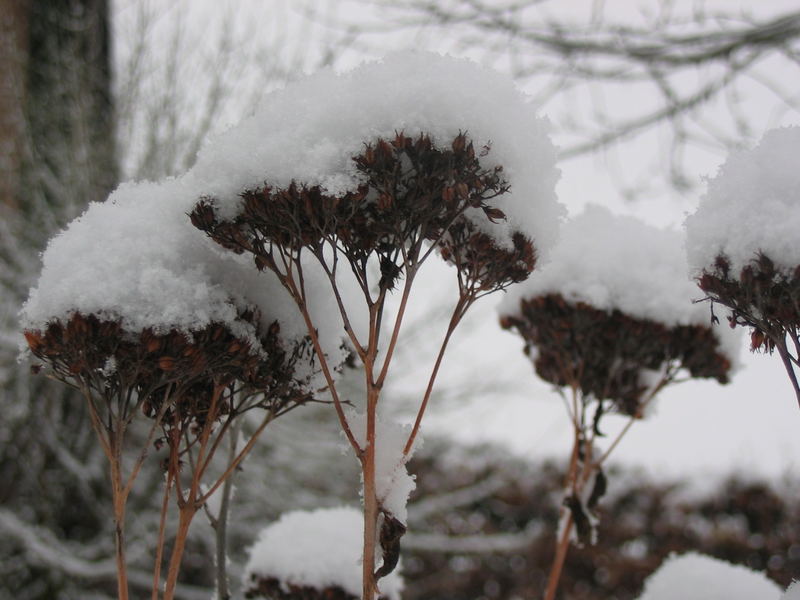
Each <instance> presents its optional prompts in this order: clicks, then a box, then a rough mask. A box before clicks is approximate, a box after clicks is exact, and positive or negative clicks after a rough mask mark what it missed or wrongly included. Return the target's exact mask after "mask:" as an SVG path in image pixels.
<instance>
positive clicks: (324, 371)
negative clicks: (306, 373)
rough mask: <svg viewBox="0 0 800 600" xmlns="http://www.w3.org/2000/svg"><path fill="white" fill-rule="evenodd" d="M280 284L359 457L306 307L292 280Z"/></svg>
mask: <svg viewBox="0 0 800 600" xmlns="http://www.w3.org/2000/svg"><path fill="white" fill-rule="evenodd" d="M282 282H283V284H284V286H285V287H286V288H287V290H288V291H289V293H290V294H291V295H292V298H293V299H294V301H295V303H296V304H297V307H298V308H299V309H300V314H301V315H302V316H303V321H304V322H305V324H306V330H307V331H308V336H309V337H310V338H311V344H312V345H313V346H314V353H315V354H316V355H317V359H318V360H319V366H320V369H321V370H322V374H323V376H324V377H325V382H326V383H327V384H328V392H329V393H330V395H331V398H333V406H334V409H335V410H336V416H337V417H338V418H339V424H340V425H341V427H342V431H344V434H345V436H346V437H347V441H348V442H350V446H352V448H353V450H354V451H355V453H356V456H359V457H360V456H361V454H362V452H363V450H362V449H361V446H360V445H359V443H358V441H356V438H355V436H354V435H353V432H352V431H351V429H350V424H349V423H348V422H347V417H346V416H345V414H344V409H343V408H342V402H341V400H340V398H339V392H338V390H337V389H336V384H335V383H334V380H333V375H332V374H331V371H330V367H329V366H328V360H327V358H326V357H325V353H324V352H323V351H322V345H321V344H320V341H319V336H318V335H317V330H316V328H315V327H314V323H313V322H312V321H311V315H310V314H309V312H308V306H307V305H306V303H305V301H303V299H302V297H301V296H300V294H299V292H298V290H297V286H296V284H295V282H294V280H293V279H291V278H286V279H283V280H282ZM334 284H335V282H334Z"/></svg>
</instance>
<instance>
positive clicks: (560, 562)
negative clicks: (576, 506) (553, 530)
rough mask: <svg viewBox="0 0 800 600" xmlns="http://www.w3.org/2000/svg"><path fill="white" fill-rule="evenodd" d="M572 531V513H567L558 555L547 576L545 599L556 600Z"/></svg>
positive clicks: (559, 541) (558, 543)
mask: <svg viewBox="0 0 800 600" xmlns="http://www.w3.org/2000/svg"><path fill="white" fill-rule="evenodd" d="M570 533H572V515H571V514H567V520H566V522H565V523H564V530H563V531H562V532H561V538H560V539H559V540H558V541H557V544H556V555H555V558H554V559H553V564H552V566H551V567H550V575H549V576H548V578H547V591H546V592H545V595H544V600H554V598H555V597H556V591H557V590H558V582H559V581H560V580H561V570H562V568H563V567H564V562H565V561H566V559H567V550H568V549H569V536H570Z"/></svg>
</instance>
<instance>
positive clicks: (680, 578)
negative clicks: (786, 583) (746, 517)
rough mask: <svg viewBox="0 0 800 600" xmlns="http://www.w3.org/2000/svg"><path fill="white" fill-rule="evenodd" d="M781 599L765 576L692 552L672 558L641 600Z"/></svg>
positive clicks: (647, 585)
mask: <svg viewBox="0 0 800 600" xmlns="http://www.w3.org/2000/svg"><path fill="white" fill-rule="evenodd" d="M787 593H788V592H787ZM780 597H781V589H780V587H778V586H777V585H776V584H775V583H773V582H772V581H770V580H769V579H768V578H767V577H766V576H765V575H762V574H761V573H758V572H756V571H752V570H750V569H748V568H747V567H742V566H737V565H732V564H730V563H728V562H725V561H723V560H718V559H716V558H711V557H710V556H704V555H702V554H697V553H693V552H690V553H687V554H683V555H681V556H677V555H675V554H672V555H670V556H669V558H667V559H666V560H665V561H664V562H663V563H662V564H661V566H660V567H659V568H658V569H657V570H656V571H655V572H654V573H653V574H652V575H650V577H648V578H647V580H646V581H645V584H644V592H643V593H642V595H641V596H639V600H676V599H677V598H680V600H777V599H778V598H780ZM784 600H788V599H784Z"/></svg>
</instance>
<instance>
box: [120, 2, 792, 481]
mask: <svg viewBox="0 0 800 600" xmlns="http://www.w3.org/2000/svg"><path fill="white" fill-rule="evenodd" d="M287 2H288V0H261V1H255V0H239V1H237V2H235V3H234V2H232V1H230V0H228V1H220V2H216V1H214V0H206V1H205V2H202V3H199V2H196V3H194V4H191V5H190V4H189V3H188V2H185V1H184V2H178V3H176V4H177V5H180V6H181V7H182V8H183V10H184V11H186V13H187V14H188V18H186V19H185V23H184V28H185V29H187V31H188V33H189V34H190V35H189V36H188V38H187V39H196V40H202V39H208V38H209V37H210V36H211V34H212V33H213V31H214V28H215V25H214V24H215V23H218V22H220V18H219V16H220V14H222V13H223V12H225V13H226V14H231V11H234V14H235V15H236V17H237V22H239V23H241V24H242V25H241V26H242V27H249V28H250V29H248V30H249V31H253V30H255V31H259V30H260V29H259V27H260V25H259V23H260V19H261V20H263V19H267V18H268V17H269V16H270V15H271V16H273V17H274V16H275V14H280V15H285V16H284V17H281V18H285V19H286V22H285V23H283V24H282V25H281V28H282V29H283V30H284V33H283V35H284V38H283V40H282V42H281V43H282V44H285V45H286V47H287V48H290V47H297V46H302V45H303V44H306V43H307V42H308V41H309V40H312V39H313V38H314V35H318V34H319V30H317V29H313V28H312V30H309V29H308V28H304V27H303V26H300V25H298V22H297V21H296V20H294V18H293V17H291V15H290V14H289V13H288V12H285V11H286V7H287V6H288V5H289V4H288V3H287ZM142 3H144V4H148V3H147V2H140V1H138V0H116V8H117V9H118V16H117V26H118V30H119V31H120V32H122V31H125V30H126V27H127V28H128V29H127V30H128V31H129V30H130V25H131V17H132V14H133V13H132V11H131V8H130V7H131V6H132V5H133V6H138V5H139V4H142ZM149 4H150V5H151V6H152V5H153V4H152V2H150V3H149ZM593 4H597V3H592V2H589V1H578V0H564V1H561V2H558V1H554V2H551V3H548V6H551V5H552V6H553V7H554V8H553V11H554V12H558V13H561V14H563V13H564V12H568V13H569V14H571V15H572V14H580V13H581V11H584V14H585V13H586V11H588V10H589V8H590V7H591V6H592V5H593ZM673 4H675V5H676V6H677V7H678V8H680V7H686V6H692V5H693V4H696V2H695V3H692V2H674V3H673ZM705 4H706V6H707V7H708V8H709V9H710V10H712V11H713V9H714V7H715V6H716V7H724V8H726V9H730V7H732V6H737V7H741V8H742V9H743V10H747V11H749V12H750V13H751V14H756V15H769V14H772V13H776V12H778V11H780V10H782V9H783V10H788V9H797V8H798V3H797V0H761V1H759V2H747V1H740V0H716V1H715V2H706V3H705ZM643 5H651V6H652V2H640V1H637V0H610V1H608V2H606V3H604V6H605V10H606V11H608V14H610V15H615V16H616V15H622V16H625V17H628V16H630V17H631V18H634V19H635V18H637V15H638V14H639V12H638V11H639V10H640V7H641V6H643ZM327 6H329V7H330V8H331V10H334V11H335V10H344V11H350V12H348V13H347V14H348V15H352V14H356V13H354V12H352V11H354V9H353V7H352V4H351V3H349V2H345V1H342V2H335V1H334V2H329V3H328V4H327ZM190 7H191V8H190ZM276 11H277V12H276ZM364 18H368V17H364ZM162 25H163V24H162ZM270 27H273V28H272V29H270V28H269V27H265V28H264V29H261V30H260V31H262V33H263V35H265V36H267V35H270V34H271V32H274V23H273V24H272V25H271V26H270ZM165 30H169V27H166V28H165ZM192 35H194V37H192ZM383 39H384V42H385V46H386V48H387V49H390V48H398V47H408V46H412V45H413V46H418V45H419V44H420V43H424V44H429V43H430V39H429V38H426V37H425V36H422V37H420V36H414V35H412V34H411V33H406V34H400V35H393V36H390V37H385V38H383ZM244 41H247V40H244ZM439 42H440V43H441V44H444V45H447V43H448V40H446V39H443V40H439ZM118 43H119V44H120V50H119V52H118V53H119V54H121V56H122V58H124V55H125V52H126V46H125V40H124V39H123V40H122V41H119V42H118ZM199 43H201V42H199ZM312 52H313V49H312ZM380 53H381V50H380V48H377V49H376V48H373V49H372V50H371V52H370V55H371V56H376V55H380ZM359 59H360V55H359V53H358V52H357V51H354V52H353V53H351V54H350V55H349V56H348V59H347V63H349V64H355V63H357V62H358V60H359ZM776 74H777V75H778V76H780V75H781V73H776ZM792 76H793V77H797V73H793V74H792ZM258 77H259V73H258V69H255V70H253V69H250V70H247V69H243V71H242V74H241V77H240V85H241V90H243V92H242V93H240V94H239V95H240V96H242V97H243V96H245V95H246V94H250V93H251V92H252V87H253V85H254V83H255V84H256V85H258V84H259V79H258ZM233 91H234V92H236V91H237V90H236V89H234V90H233ZM751 92H752V94H751V96H750V97H749V99H748V100H747V101H746V102H747V103H746V107H747V111H748V116H749V117H751V118H752V121H753V124H754V127H755V128H756V129H764V128H766V127H769V126H775V125H777V124H787V123H792V122H795V123H796V122H798V118H797V116H796V115H791V114H790V115H787V114H784V113H778V112H776V111H775V110H774V104H775V103H774V99H770V98H769V96H768V95H766V94H764V93H763V90H760V88H759V87H758V86H753V88H752V90H751ZM650 100H651V99H648V98H642V97H639V96H637V94H631V93H630V92H629V91H624V90H623V91H617V92H609V93H606V97H605V102H606V103H607V104H611V105H612V106H613V107H614V108H615V110H619V111H623V112H624V111H625V110H626V104H625V103H626V102H627V103H630V102H636V103H639V102H647V101H650ZM547 110H554V111H557V110H559V107H558V106H548V107H547ZM234 114H236V110H235V109H231V110H230V111H229V112H228V113H226V118H228V119H231V118H233V116H232V115H234ZM659 143H663V140H662V139H660V138H659V135H658V134H655V135H654V136H650V137H648V138H645V139H643V140H641V141H639V142H637V143H636V144H631V145H628V146H626V147H625V148H624V149H622V150H620V151H615V152H611V153H609V154H607V155H604V156H597V157H594V158H583V159H576V160H571V161H568V162H565V163H563V164H562V165H561V168H562V172H563V174H562V179H561V183H560V185H559V188H558V192H559V197H560V200H561V201H562V202H564V203H565V204H566V205H567V206H568V208H569V210H570V212H572V213H575V212H578V211H579V210H580V208H581V207H582V206H583V205H584V204H585V203H586V202H587V201H591V202H596V203H601V204H605V205H607V206H609V207H610V208H612V209H613V210H615V211H617V212H626V213H630V214H635V215H636V216H639V217H640V218H643V219H645V220H647V221H648V222H650V223H652V224H656V225H661V226H666V225H671V226H679V225H680V223H681V222H682V220H683V218H684V216H685V214H686V212H687V211H691V210H693V208H694V206H696V203H697V201H698V198H697V195H696V194H690V195H687V196H685V197H677V196H675V195H674V194H672V193H668V192H667V191H666V190H662V193H661V194H659V195H657V196H654V197H652V198H650V199H648V200H644V201H639V202H637V203H635V204H630V203H626V202H625V201H624V200H622V199H621V198H620V194H619V187H618V185H617V182H616V181H615V179H616V178H618V177H619V176H620V174H621V173H622V174H623V177H626V178H627V175H628V174H636V173H637V172H640V171H642V170H643V169H644V168H646V165H642V164H641V161H642V159H641V158H640V156H644V155H647V154H648V150H649V148H648V145H652V144H659ZM691 158H692V160H691V167H692V171H693V172H692V176H693V177H694V178H700V177H702V176H705V175H713V174H714V172H715V170H716V168H717V166H718V165H719V164H720V162H721V160H722V159H723V158H724V157H723V156H722V155H720V154H719V153H713V152H697V153H696V154H695V155H692V157H691ZM442 268H444V267H442ZM441 273H442V271H441V270H438V271H437V270H433V271H432V272H431V273H430V274H429V276H428V279H427V283H426V282H423V283H424V284H425V285H423V286H422V287H424V288H426V292H427V293H425V292H424V291H423V290H421V289H419V290H418V301H417V303H416V305H415V309H414V311H415V313H416V314H417V315H418V316H419V320H418V322H417V326H418V328H419V331H417V332H416V337H415V338H414V339H415V340H416V343H415V344H412V345H410V346H409V347H410V348H411V350H409V351H407V352H406V353H405V357H406V359H407V358H408V357H409V356H413V358H414V359H416V364H423V365H426V364H430V363H431V360H430V359H428V360H427V361H426V360H425V359H424V357H425V356H426V355H427V356H429V355H430V353H431V352H432V348H429V346H431V344H429V343H426V341H425V340H426V338H428V337H430V336H429V333H430V328H435V327H436V324H435V323H433V322H431V324H430V327H428V325H427V322H428V321H429V320H430V319H429V316H428V315H429V314H430V313H429V312H428V311H429V308H430V306H431V305H434V304H436V303H438V301H439V299H440V298H441V297H442V296H446V294H447V291H446V290H444V289H442V287H441V282H442V277H441V276H440V275H441ZM534 276H535V275H534ZM699 296H700V294H699V293H698V297H699ZM495 303H496V299H494V298H490V299H487V300H486V301H485V302H484V303H483V304H484V305H483V306H480V307H477V308H476V309H475V310H474V311H473V313H472V314H471V315H469V317H468V319H467V322H466V323H465V324H464V325H463V326H462V330H461V331H459V333H458V334H457V336H456V339H455V347H454V348H453V351H452V352H451V353H450V354H449V356H448V357H447V358H446V359H445V364H444V372H443V376H442V381H441V383H442V384H443V387H444V388H450V389H452V388H453V387H456V388H458V387H465V388H466V389H467V390H469V389H470V388H473V393H472V394H468V393H466V391H465V392H464V393H463V394H460V395H457V396H456V397H452V398H447V399H446V400H445V402H443V403H440V406H438V407H436V408H435V410H434V411H433V412H432V414H430V415H429V419H428V422H427V423H426V427H427V428H428V429H429V430H431V431H440V432H448V433H449V434H452V435H456V436H457V437H460V438H463V439H465V440H493V441H497V442H499V443H501V444H506V445H507V446H508V447H509V448H511V449H513V450H514V451H517V452H519V453H522V454H524V455H528V456H532V457H542V456H566V454H567V452H568V449H569V444H570V440H569V428H568V426H567V419H566V415H565V414H564V410H563V407H562V405H561V401H560V400H559V399H558V397H557V396H556V395H555V394H554V393H553V392H552V391H550V389H549V388H548V386H547V385H546V384H544V383H542V382H541V381H538V380H537V378H536V376H535V375H534V374H533V371H532V368H531V366H530V364H529V363H528V362H527V360H526V359H525V357H524V356H523V354H522V351H521V347H522V342H521V340H520V339H519V338H517V336H515V335H514V334H510V333H507V332H503V331H501V330H500V328H499V326H498V325H497V318H496V315H495V313H494V308H493V305H494V304H495ZM426 353H427V354H426ZM743 353H744V356H743V359H744V360H743V362H744V368H743V370H742V371H741V372H740V373H739V374H737V375H736V376H735V378H734V381H733V383H731V384H730V385H728V386H719V385H716V384H713V383H708V382H690V383H686V384H682V385H681V386H678V387H676V388H674V389H671V390H667V391H666V392H664V393H663V394H662V397H661V400H660V402H659V404H658V407H657V414H656V415H655V416H654V417H652V418H651V419H649V420H647V421H645V422H642V423H637V424H636V425H635V426H634V427H633V429H632V430H631V432H630V433H629V435H628V436H627V438H626V439H625V440H624V441H623V443H622V444H621V445H620V446H619V448H618V449H617V451H616V452H615V454H614V458H613V460H614V461H617V462H620V463H633V464H639V465H645V466H647V467H648V468H650V469H652V470H653V471H655V472H659V473H665V474H671V475H701V474H702V475H707V474H711V473H719V472H722V471H728V470H732V469H746V470H747V471H749V472H751V473H753V474H759V475H763V476H766V477H778V476H781V475H785V474H787V473H789V474H793V475H794V476H797V475H798V474H800V471H798V469H800V465H798V461H800V435H798V432H799V431H800V410H798V407H797V404H796V401H795V399H794V395H793V393H792V391H791V388H790V386H789V384H788V381H787V378H786V375H785V374H784V372H783V370H782V366H781V364H780V361H779V359H778V358H777V357H768V356H760V355H757V356H750V355H749V354H747V353H745V352H744V349H743ZM420 357H423V358H420ZM402 358H403V357H402V356H401V359H402ZM402 364H405V365H406V366H409V365H410V363H402ZM397 366H398V367H400V366H401V365H400V364H398V365H397ZM423 371H424V370H423V369H418V368H412V369H410V370H409V371H404V377H403V378H402V381H399V380H398V378H395V383H396V385H397V386H398V388H402V390H403V391H404V392H409V393H416V394H421V390H422V389H424V384H425V379H426V378H425V375H424V372H423ZM484 387H485V388H488V389H483V388H484ZM475 388H480V389H481V391H479V393H478V395H477V397H474V398H469V396H473V395H475V394H474V389H475ZM608 429H609V432H611V429H612V428H611V427H608Z"/></svg>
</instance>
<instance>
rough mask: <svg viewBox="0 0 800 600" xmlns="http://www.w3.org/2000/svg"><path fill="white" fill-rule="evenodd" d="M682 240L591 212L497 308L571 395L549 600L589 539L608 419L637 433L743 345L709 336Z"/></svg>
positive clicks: (725, 369) (717, 333)
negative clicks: (671, 388)
mask: <svg viewBox="0 0 800 600" xmlns="http://www.w3.org/2000/svg"><path fill="white" fill-rule="evenodd" d="M681 243H682V240H681V236H680V235H679V234H677V233H674V232H671V231H665V230H658V229H655V228H653V227H649V226H646V225H645V224H643V223H641V222H639V221H637V220H636V219H633V218H631V217H621V216H614V215H612V214H611V213H610V212H609V211H608V210H606V209H604V208H601V207H598V206H589V207H588V208H587V209H586V210H585V212H584V213H583V214H582V215H579V216H578V217H576V218H575V219H573V220H572V221H570V222H568V223H567V224H565V225H564V227H563V231H562V237H561V240H560V242H559V243H558V245H557V246H556V248H555V249H554V250H553V254H552V259H551V261H550V262H549V263H547V264H546V265H544V267H542V269H541V271H540V272H539V273H538V274H537V276H536V277H533V278H531V279H530V280H529V281H527V282H525V283H524V284H522V285H519V286H516V287H515V288H513V289H512V290H510V291H509V293H508V296H507V298H505V299H504V301H503V303H502V305H501V307H500V311H501V314H502V317H501V324H502V326H503V327H505V328H509V329H512V328H513V329H514V330H516V331H517V332H518V333H519V334H520V335H521V336H522V337H523V339H524V340H525V348H524V349H525V352H526V354H527V355H528V356H529V357H530V358H531V361H532V362H533V365H534V367H535V369H536V372H537V374H538V375H539V376H540V377H542V378H543V379H544V380H545V381H549V382H551V383H553V384H554V385H556V386H558V388H559V389H560V390H561V389H562V388H563V389H566V390H568V391H569V395H568V396H567V395H565V405H566V406H567V407H568V410H569V416H570V420H571V422H572V427H573V430H574V445H573V451H572V455H571V460H570V466H569V470H568V476H567V485H566V490H565V500H564V504H565V510H564V523H563V524H562V527H561V536H560V539H559V541H558V545H557V554H556V558H555V560H554V565H553V571H552V573H551V581H550V584H549V586H548V596H547V597H548V598H552V597H553V596H554V594H555V586H556V584H557V581H558V577H559V572H560V568H561V564H562V563H563V560H564V557H565V556H566V552H567V547H568V544H569V539H570V535H571V532H572V529H573V527H574V528H575V530H576V532H577V535H578V539H579V541H580V542H582V543H583V542H590V543H591V542H592V539H593V536H594V524H593V521H594V509H595V507H596V504H597V502H598V500H599V498H600V497H601V496H602V495H603V493H604V491H605V487H606V478H605V474H604V473H603V470H602V465H603V463H604V462H605V460H606V459H607V457H608V455H609V453H610V452H611V451H612V450H613V448H614V447H615V446H616V444H617V442H618V441H619V439H620V438H619V437H618V438H617V439H615V440H614V441H613V442H612V443H611V444H609V446H608V448H607V449H605V451H602V450H600V449H599V448H597V447H596V445H595V443H596V442H597V440H598V437H599V436H601V435H602V433H601V431H600V424H601V420H602V417H603V415H604V414H606V413H608V412H617V413H623V414H626V415H629V416H630V418H631V420H630V421H629V423H628V426H630V425H631V424H632V423H633V421H634V420H635V419H638V418H642V417H644V416H645V411H646V409H647V407H648V405H649V404H650V403H651V402H652V401H653V399H654V398H655V397H656V395H657V394H658V393H659V392H660V391H661V390H662V389H663V388H664V387H665V386H667V385H670V384H672V383H674V382H676V381H677V380H678V378H679V376H681V374H686V375H688V376H689V377H711V378H715V379H717V380H718V381H720V382H721V383H727V382H728V379H729V376H730V372H731V369H732V367H733V365H734V364H735V362H736V354H737V345H736V337H735V336H732V335H731V333H730V332H729V331H728V330H727V329H723V328H715V329H713V330H712V328H711V327H710V326H709V324H708V319H707V315H706V313H705V311H704V310H702V308H701V307H699V306H697V305H694V304H693V303H692V293H693V290H694V286H693V285H692V283H691V281H690V280H689V279H688V278H687V276H686V272H685V267H684V264H685V263H684V261H685V259H684V255H683V252H682V250H681ZM562 393H563V391H562ZM625 431H627V427H626V428H625V429H624V430H623V431H622V434H624V433H625ZM622 434H620V435H622Z"/></svg>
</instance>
